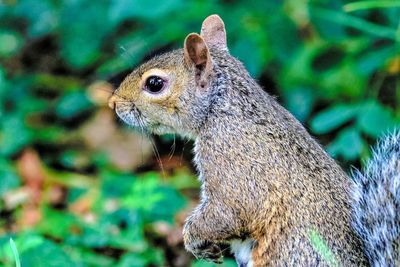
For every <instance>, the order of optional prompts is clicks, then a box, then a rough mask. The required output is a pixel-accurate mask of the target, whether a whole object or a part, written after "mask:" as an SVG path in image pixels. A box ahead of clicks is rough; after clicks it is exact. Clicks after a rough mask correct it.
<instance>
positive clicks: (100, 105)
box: [0, 0, 400, 267]
mask: <svg viewBox="0 0 400 267" xmlns="http://www.w3.org/2000/svg"><path fill="white" fill-rule="evenodd" d="M213 13H218V14H220V15H221V16H222V18H223V19H224V21H225V24H226V27H227V32H228V42H229V47H230V51H231V53H232V54H233V55H235V56H236V57H238V58H239V59H240V60H242V61H243V63H244V64H245V66H246V67H247V69H248V70H249V72H250V73H251V74H252V75H253V76H254V77H255V78H256V79H258V80H259V81H260V83H261V84H262V85H263V86H265V87H266V88H265V89H266V91H268V92H269V93H271V94H274V95H278V96H279V98H278V100H279V101H281V102H282V103H283V104H284V105H285V106H286V107H287V108H288V109H289V110H290V111H291V112H292V113H293V114H294V115H295V116H296V117H297V118H298V119H299V120H300V121H301V122H302V123H303V124H304V125H305V126H306V127H307V128H309V129H310V131H311V133H312V134H314V135H317V137H318V139H319V140H321V142H322V143H323V145H325V146H326V147H327V150H328V152H329V153H331V154H332V155H333V156H334V157H336V158H338V159H339V160H340V161H341V162H342V163H343V165H344V166H345V167H348V166H350V165H353V164H355V165H359V164H360V159H364V158H367V157H368V155H369V145H370V144H372V143H373V142H375V140H376V138H378V137H379V136H381V135H382V134H384V133H386V132H388V131H390V130H391V129H393V128H395V127H399V123H400V104H399V103H400V82H399V80H400V78H399V77H400V55H399V51H400V50H399V47H400V28H399V25H400V24H399V23H400V21H399V18H400V7H399V1H397V0H396V1H357V2H351V1H346V0H315V1H296V0H285V1H261V0H253V1H213V0H207V1H199V0H193V1H183V0H165V1H153V0H152V1H137V0H105V1H89V0H74V1H69V0H68V1H67V0H62V1H53V0H42V1H36V0H19V1H3V3H2V4H1V5H0V16H1V18H2V19H1V21H0V211H1V214H2V218H1V219H0V265H2V266H3V265H4V266H15V264H16V262H18V255H19V259H20V262H21V266H23V267H24V266H33V267H36V266H120V267H122V266H123V267H128V266H163V265H171V266H175V265H177V266H178V264H177V263H176V262H178V261H176V262H175V260H176V259H183V263H181V266H213V264H210V263H207V262H205V261H197V260H194V259H193V258H189V257H188V256H187V255H185V252H184V249H183V246H182V243H181V239H179V238H180V237H179V236H178V237H176V236H175V235H176V233H179V232H180V227H181V225H182V223H183V219H182V218H184V217H185V213H182V212H183V211H184V210H186V209H190V208H192V204H191V203H195V202H196V201H197V192H198V189H199V182H198V181H197V180H196V179H195V178H194V175H195V174H194V173H193V171H190V170H191V166H190V164H189V163H188V162H189V159H188V157H187V156H186V155H185V156H184V154H185V153H184V147H185V142H182V141H181V142H182V143H183V144H181V148H182V151H176V153H175V154H174V155H172V156H170V155H169V154H170V151H169V150H168V149H165V147H168V148H169V147H170V146H172V147H175V137H172V136H167V137H164V138H162V139H160V140H158V139H157V140H158V141H157V144H156V145H159V149H160V154H161V159H159V160H157V159H156V157H153V158H151V157H150V158H149V157H148V156H146V152H149V151H150V152H151V145H148V148H147V151H146V145H145V143H146V140H147V139H146V137H140V136H139V137H138V134H137V133H134V132H133V131H127V130H126V129H125V128H123V127H121V126H119V124H118V123H116V122H115V121H114V120H113V119H110V118H113V117H114V116H115V115H114V114H111V111H108V110H107V109H106V108H105V107H104V95H103V93H105V92H106V91H111V90H112V88H110V86H108V87H107V85H104V82H105V81H106V80H108V79H110V78H112V77H114V76H116V75H119V74H121V73H122V72H127V71H130V70H131V69H132V68H133V67H135V66H137V65H138V64H140V63H141V62H142V61H143V60H144V59H145V58H148V56H149V55H151V53H153V52H156V53H158V52H159V51H164V50H168V49H174V48H179V47H182V43H183V40H184V38H185V36H186V34H188V33H190V32H198V31H199V29H200V25H201V22H202V20H203V19H204V18H205V17H206V16H207V15H210V14H213ZM102 97H103V98H102ZM102 99H103V100H102ZM178 143H179V140H178ZM188 146H189V145H188ZM126 151H128V152H129V153H130V154H129V159H130V158H132V159H136V160H132V161H127V158H128V156H126V153H125V154H124V153H123V152H126ZM186 151H188V149H187V150H186ZM147 155H148V153H147ZM189 157H190V156H189ZM158 161H161V162H162V163H164V165H165V166H169V167H167V168H166V169H167V170H166V171H160V164H158ZM138 162H139V163H138ZM140 166H141V167H142V168H139V167H140ZM171 166H172V167H171ZM10 238H12V239H13V240H14V241H15V247H14V249H13V250H12V249H11V247H10V243H9V240H10ZM310 238H311V241H312V242H313V244H314V245H315V246H316V248H317V250H318V251H319V253H320V254H321V255H322V256H323V257H324V258H325V257H327V258H328V262H331V261H332V260H331V259H330V254H329V250H328V249H327V248H326V247H325V246H324V244H323V237H319V236H318V235H317V234H316V233H314V232H311V236H310ZM171 240H178V241H175V243H174V242H172V241H171ZM15 248H16V249H15ZM16 252H18V253H16ZM324 255H325V256H324ZM224 265H225V266H234V265H235V263H234V262H233V261H232V260H231V259H227V260H225V262H224Z"/></svg>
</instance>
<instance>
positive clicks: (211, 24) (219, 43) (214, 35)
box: [201, 15, 228, 50]
mask: <svg viewBox="0 0 400 267" xmlns="http://www.w3.org/2000/svg"><path fill="white" fill-rule="evenodd" d="M201 36H202V37H203V38H204V40H205V41H206V43H207V45H208V46H209V47H217V48H219V49H223V50H227V49H228V47H227V45H226V32H225V25H224V22H223V21H222V19H221V18H220V16H218V15H211V16H208V17H207V18H206V19H205V20H204V21H203V25H202V26H201Z"/></svg>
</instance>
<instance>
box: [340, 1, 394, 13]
mask: <svg viewBox="0 0 400 267" xmlns="http://www.w3.org/2000/svg"><path fill="white" fill-rule="evenodd" d="M390 7H400V1H399V0H391V1H387V0H386V1H385V0H380V1H359V2H353V3H348V4H346V5H344V6H343V9H344V11H346V12H353V11H357V10H361V9H372V8H390Z"/></svg>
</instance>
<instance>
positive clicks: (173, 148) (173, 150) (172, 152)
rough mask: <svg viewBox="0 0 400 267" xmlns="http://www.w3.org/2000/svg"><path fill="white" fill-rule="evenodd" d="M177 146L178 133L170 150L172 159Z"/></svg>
mask: <svg viewBox="0 0 400 267" xmlns="http://www.w3.org/2000/svg"><path fill="white" fill-rule="evenodd" d="M175 148H176V135H175V134H174V142H173V143H172V146H171V151H170V152H169V159H171V158H172V156H173V155H174V153H175Z"/></svg>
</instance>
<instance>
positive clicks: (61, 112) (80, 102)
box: [56, 90, 93, 119]
mask: <svg viewBox="0 0 400 267" xmlns="http://www.w3.org/2000/svg"><path fill="white" fill-rule="evenodd" d="M92 107H93V105H92V103H91V102H90V100H89V98H88V96H87V95H86V93H85V92H84V91H83V90H76V91H74V92H71V93H67V94H65V95H64V96H63V97H61V99H60V100H59V101H58V103H57V106H56V114H57V116H58V117H60V118H62V119H72V118H74V117H76V116H78V115H79V114H81V113H82V112H84V111H87V110H89V109H91V108H92Z"/></svg>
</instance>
